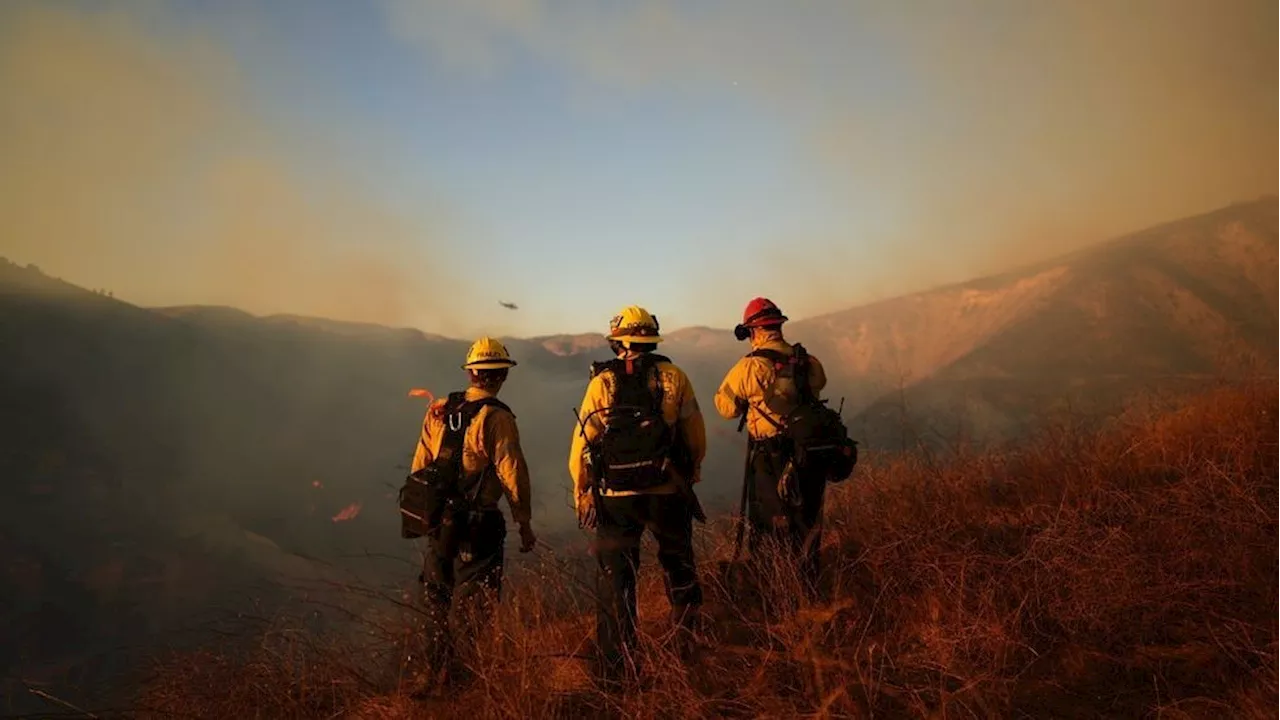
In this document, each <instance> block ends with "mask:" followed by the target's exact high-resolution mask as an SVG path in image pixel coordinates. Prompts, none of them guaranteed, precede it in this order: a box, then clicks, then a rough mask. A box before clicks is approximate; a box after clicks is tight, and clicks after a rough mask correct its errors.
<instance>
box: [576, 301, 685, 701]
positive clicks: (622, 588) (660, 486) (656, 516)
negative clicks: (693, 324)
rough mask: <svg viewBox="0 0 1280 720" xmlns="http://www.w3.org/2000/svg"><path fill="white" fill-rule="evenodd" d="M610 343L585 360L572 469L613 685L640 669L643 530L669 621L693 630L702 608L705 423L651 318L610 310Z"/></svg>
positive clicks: (601, 643)
mask: <svg viewBox="0 0 1280 720" xmlns="http://www.w3.org/2000/svg"><path fill="white" fill-rule="evenodd" d="M607 339H608V341H609V346H610V348H611V349H612V350H613V352H614V355H615V358H614V359H613V360H611V361H607V362H602V363H593V365H592V377H591V380H590V382H589V383H588V385H587V390H586V395H585V396H584V397H583V399H582V406H581V407H580V408H579V411H578V412H579V415H578V418H579V424H578V427H576V428H575V430H574V433H573V440H572V442H571V445H570V450H569V473H570V475H571V476H572V478H573V488H574V499H575V502H574V505H575V508H576V510H577V512H578V518H579V522H580V524H581V525H582V526H583V527H586V528H594V529H595V532H596V552H597V560H598V562H599V566H600V587H599V593H598V594H599V597H600V603H601V604H600V607H599V610H598V612H597V618H596V642H597V645H598V647H599V650H600V660H601V667H600V670H601V672H602V675H603V676H604V678H605V679H606V680H608V681H617V680H620V679H622V675H624V674H634V673H635V672H636V670H637V666H636V664H635V657H634V655H633V653H632V652H631V651H632V650H633V649H634V645H635V635H636V595H635V588H636V571H637V568H638V566H639V563H640V542H641V538H642V536H643V534H644V531H645V529H646V528H648V529H649V530H650V532H652V533H653V536H654V539H655V540H656V541H657V546H658V548H657V550H658V562H659V564H660V565H661V566H662V570H663V573H664V574H665V580H666V582H665V585H666V589H667V599H668V601H669V602H670V609H671V619H672V621H673V622H674V623H675V624H676V626H677V627H678V628H680V629H681V630H690V629H691V628H692V625H693V622H694V619H695V616H696V612H697V609H698V608H699V607H700V606H701V604H702V586H701V584H700V583H699V581H698V574H697V569H696V567H695V565H694V554H693V525H692V518H693V516H694V515H695V513H700V512H701V508H700V507H697V505H696V498H695V497H694V496H693V493H692V486H693V485H695V484H697V482H698V481H699V480H700V479H701V477H700V473H701V466H702V460H703V457H704V455H705V454H706V427H705V425H704V423H703V417H702V413H701V411H700V410H699V408H698V400H697V398H696V397H695V396H694V392H693V385H692V384H691V383H690V382H689V378H688V376H687V375H685V373H684V371H683V370H681V369H680V368H679V367H678V366H676V365H675V364H674V363H672V362H671V360H670V359H668V358H666V357H664V356H662V355H658V354H656V353H655V352H654V350H655V349H656V347H657V344H658V343H660V342H662V337H661V335H660V334H659V331H658V320H657V318H656V317H654V316H653V315H651V314H650V313H649V312H648V311H647V310H645V309H644V308H641V307H638V306H634V305H632V306H629V307H627V308H625V309H623V310H622V312H620V313H619V314H618V315H616V316H614V318H613V319H612V321H611V322H610V324H609V335H608V336H607ZM682 636H684V637H685V638H686V639H687V637H688V635H687V634H686V633H682Z"/></svg>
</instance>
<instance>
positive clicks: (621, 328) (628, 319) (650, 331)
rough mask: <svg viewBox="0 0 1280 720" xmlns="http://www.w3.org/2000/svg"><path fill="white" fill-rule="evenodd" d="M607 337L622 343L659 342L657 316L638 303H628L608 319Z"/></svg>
mask: <svg viewBox="0 0 1280 720" xmlns="http://www.w3.org/2000/svg"><path fill="white" fill-rule="evenodd" d="M608 339H610V340H617V341H618V342H620V343H622V344H623V345H628V346H629V345H630V344H631V343H660V342H662V336H660V335H659V334H658V318H657V316H655V315H651V314H649V311H648V310H645V309H644V308H642V307H640V306H639V305H628V306H627V307H625V308H623V309H622V312H620V313H618V314H617V315H614V316H613V319H612V320H610V321H609V335H608Z"/></svg>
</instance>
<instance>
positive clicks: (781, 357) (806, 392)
mask: <svg viewBox="0 0 1280 720" xmlns="http://www.w3.org/2000/svg"><path fill="white" fill-rule="evenodd" d="M747 357H762V358H764V359H766V360H769V361H770V362H772V363H773V367H774V370H775V371H776V372H778V374H779V375H782V376H784V377H785V376H787V375H790V377H792V378H794V380H795V383H796V389H797V390H798V391H799V393H798V402H797V404H796V406H795V408H793V409H792V410H791V411H790V412H789V413H787V415H786V417H784V418H783V422H782V423H781V424H779V423H778V422H776V421H775V420H774V419H773V418H771V417H769V416H768V415H767V414H765V413H763V412H762V413H760V415H761V417H763V418H764V419H765V420H766V421H768V422H770V423H772V424H773V425H774V426H775V427H777V428H778V430H779V431H781V433H782V434H783V436H784V437H786V438H787V440H788V443H787V444H788V450H789V451H790V453H789V454H790V459H791V460H792V462H794V463H795V465H796V467H797V468H798V469H799V470H801V471H802V472H804V473H805V474H806V475H811V476H817V477H822V478H825V479H826V481H827V482H830V483H841V482H844V481H845V480H846V479H848V477H849V475H851V474H852V473H853V468H854V466H855V465H857V463H858V443H857V441H856V440H853V439H852V438H850V437H849V429H848V428H847V427H845V424H844V420H843V419H842V418H841V416H840V411H838V410H832V409H831V408H830V407H828V406H827V401H826V400H820V399H818V396H817V395H816V394H814V392H813V388H812V387H811V386H810V384H809V367H810V365H809V354H808V352H807V351H806V350H805V348H804V346H803V345H800V344H798V343H797V344H796V345H793V346H792V352H791V354H790V355H788V354H786V353H783V352H779V351H777V350H770V349H767V348H759V349H757V350H753V351H752V352H750V353H748V354H747Z"/></svg>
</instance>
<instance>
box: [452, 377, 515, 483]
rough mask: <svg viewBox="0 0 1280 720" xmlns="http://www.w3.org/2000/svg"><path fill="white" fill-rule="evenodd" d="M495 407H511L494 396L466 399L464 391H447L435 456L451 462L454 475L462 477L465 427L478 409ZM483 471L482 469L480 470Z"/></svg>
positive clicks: (476, 413) (507, 408)
mask: <svg viewBox="0 0 1280 720" xmlns="http://www.w3.org/2000/svg"><path fill="white" fill-rule="evenodd" d="M490 406H491V407H497V408H501V409H503V410H506V411H507V412H509V413H511V414H512V416H514V415H515V413H513V412H511V408H510V407H508V406H507V404H506V403H504V402H502V401H501V400H499V399H498V398H496V397H486V398H480V399H478V400H467V394H466V392H464V391H458V392H452V393H449V399H448V401H447V402H446V403H445V406H444V409H443V415H444V418H443V419H444V437H443V438H441V440H440V452H439V453H437V457H438V458H439V459H441V460H443V461H445V462H449V463H452V464H453V468H454V471H455V477H458V478H461V477H462V474H463V473H462V446H463V443H464V442H465V440H466V434H467V428H469V427H470V426H471V423H472V422H474V421H475V419H476V416H477V415H479V414H480V410H481V409H483V408H485V407H490ZM481 472H483V471H481Z"/></svg>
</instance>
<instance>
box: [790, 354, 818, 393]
mask: <svg viewBox="0 0 1280 720" xmlns="http://www.w3.org/2000/svg"><path fill="white" fill-rule="evenodd" d="M791 352H792V353H793V354H794V356H795V363H796V371H795V381H796V390H798V391H799V393H800V397H801V398H803V399H805V400H813V399H814V396H813V386H812V385H810V383H809V380H810V378H809V351H808V350H806V349H805V347H804V345H801V344H800V343H796V344H795V345H792V346H791Z"/></svg>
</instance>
